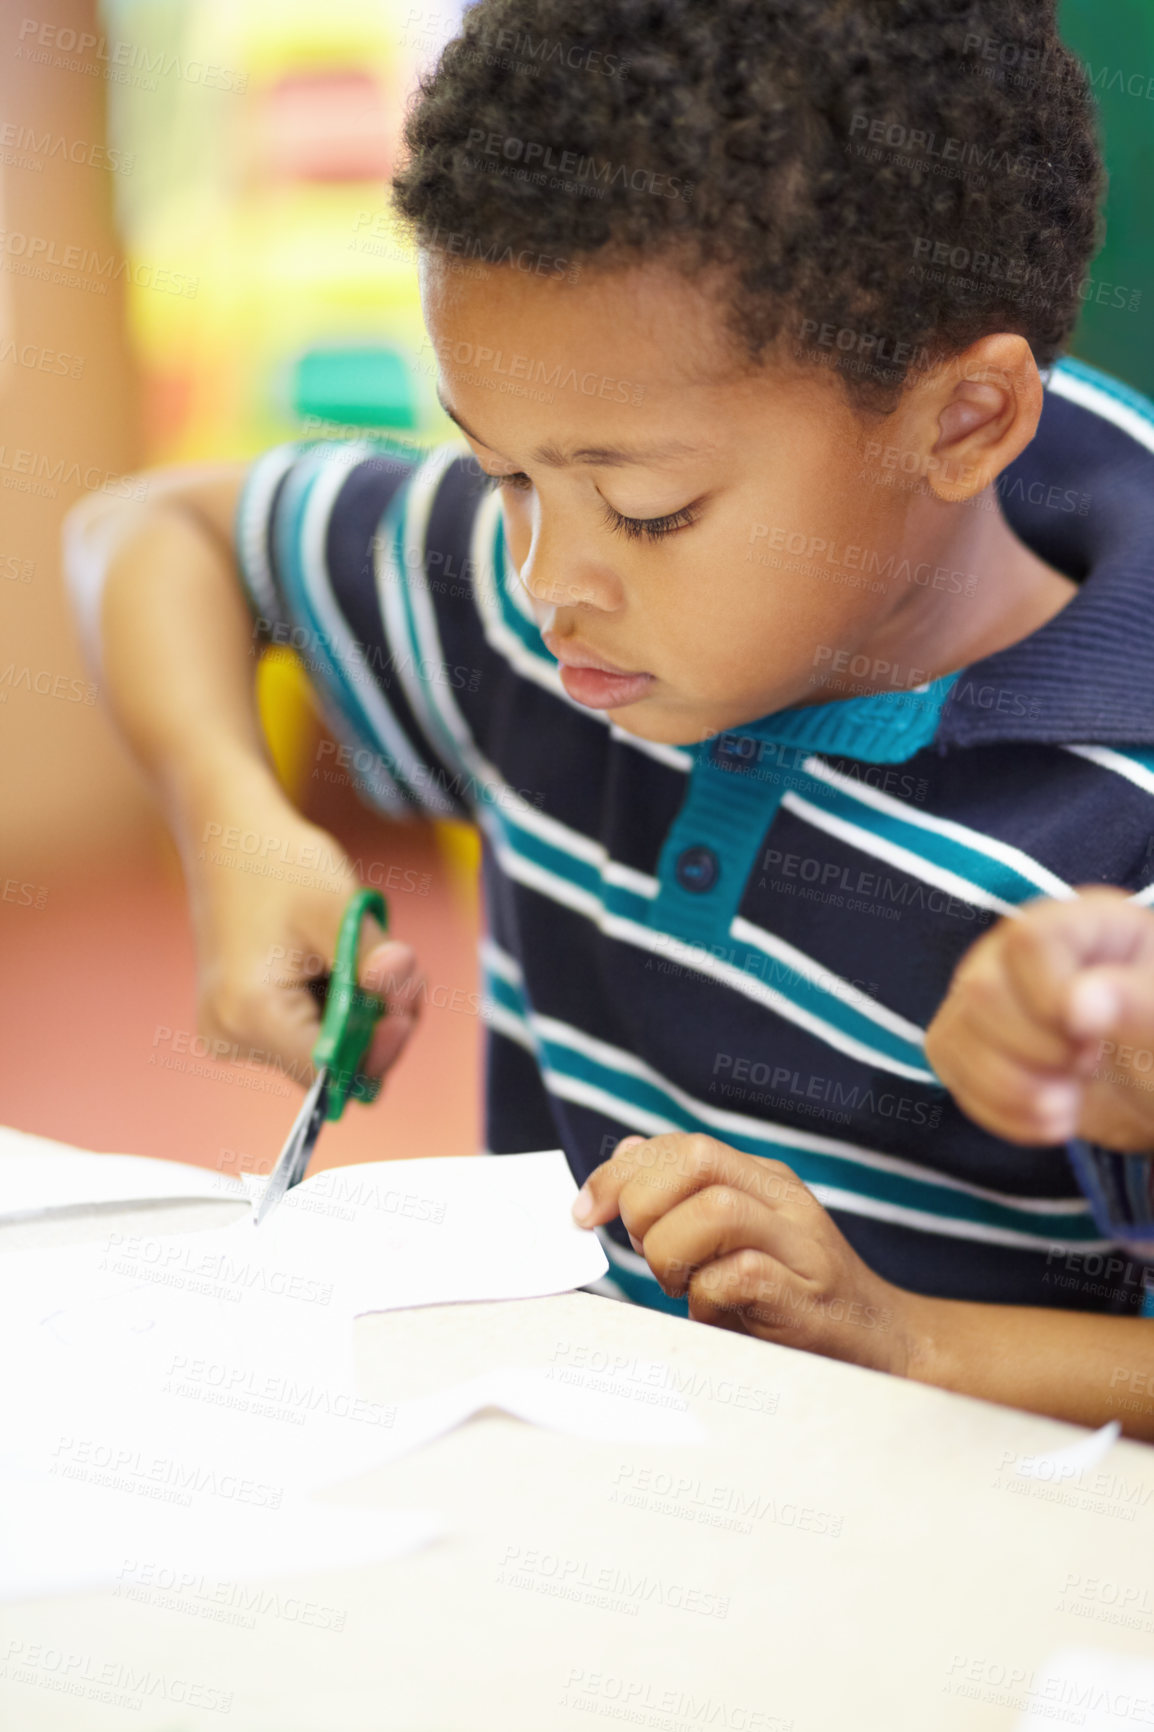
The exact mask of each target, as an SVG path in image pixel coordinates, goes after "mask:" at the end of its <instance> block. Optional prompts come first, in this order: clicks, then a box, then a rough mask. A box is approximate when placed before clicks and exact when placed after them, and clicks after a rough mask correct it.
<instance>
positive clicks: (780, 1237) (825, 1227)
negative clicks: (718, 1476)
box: [574, 1133, 1154, 1441]
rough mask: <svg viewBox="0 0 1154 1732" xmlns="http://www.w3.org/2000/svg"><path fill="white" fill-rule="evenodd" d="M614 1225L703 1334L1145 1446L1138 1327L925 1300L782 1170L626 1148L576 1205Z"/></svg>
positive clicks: (1144, 1341) (1153, 1386)
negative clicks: (709, 1330)
mask: <svg viewBox="0 0 1154 1732" xmlns="http://www.w3.org/2000/svg"><path fill="white" fill-rule="evenodd" d="M574 1215H575V1216H576V1217H577V1219H578V1220H579V1221H580V1223H581V1225H582V1226H586V1227H592V1226H597V1225H600V1224H602V1223H604V1222H606V1221H611V1220H613V1219H614V1217H615V1216H617V1215H620V1217H621V1220H622V1222H623V1223H624V1225H625V1227H626V1229H627V1231H628V1233H629V1235H630V1239H631V1242H632V1243H633V1246H634V1249H635V1250H636V1251H638V1252H639V1253H640V1254H641V1255H643V1256H644V1257H645V1259H646V1261H647V1263H648V1264H649V1266H650V1268H651V1269H652V1271H653V1273H654V1275H655V1276H656V1277H657V1280H658V1282H659V1283H660V1285H661V1287H662V1289H663V1291H664V1292H666V1293H670V1294H674V1295H678V1296H683V1295H684V1296H687V1297H688V1300H689V1314H690V1316H691V1317H692V1318H694V1319H696V1320H697V1321H700V1322H703V1323H713V1324H717V1325H719V1326H720V1327H722V1328H726V1329H735V1330H740V1331H744V1332H745V1333H746V1334H749V1335H756V1336H758V1337H760V1338H761V1339H762V1340H766V1341H775V1342H778V1343H780V1344H781V1345H783V1346H786V1347H799V1348H804V1349H806V1350H807V1351H809V1352H811V1353H822V1354H825V1355H826V1356H827V1357H829V1358H834V1359H845V1360H849V1361H851V1362H852V1363H854V1364H857V1365H866V1366H870V1367H871V1368H872V1369H874V1370H877V1371H889V1372H891V1373H894V1374H895V1375H897V1376H900V1377H909V1378H913V1379H914V1380H915V1381H917V1382H920V1383H930V1384H935V1385H937V1386H938V1387H939V1388H942V1389H952V1390H955V1391H957V1392H958V1393H960V1394H964V1395H975V1396H980V1397H981V1398H982V1399H984V1400H986V1401H999V1402H1003V1403H1005V1404H1006V1405H1007V1406H1011V1407H1023V1408H1027V1409H1029V1410H1030V1411H1032V1412H1035V1413H1045V1414H1050V1415H1052V1416H1053V1417H1054V1418H1055V1419H1065V1420H1069V1421H1071V1422H1073V1423H1075V1424H1079V1425H1094V1426H1097V1425H1102V1424H1104V1423H1105V1422H1106V1421H1107V1420H1110V1419H1114V1418H1118V1419H1120V1420H1121V1421H1122V1424H1123V1428H1124V1429H1125V1430H1126V1431H1127V1432H1128V1433H1129V1434H1130V1435H1131V1436H1132V1437H1139V1438H1144V1439H1147V1440H1152V1441H1154V1328H1151V1325H1150V1324H1149V1323H1148V1322H1146V1321H1145V1320H1144V1319H1142V1318H1130V1317H1104V1316H1097V1315H1090V1314H1088V1313H1085V1312H1076V1311H1057V1312H1055V1311H1046V1310H1041V1309H1038V1308H1035V1307H1032V1306H1024V1305H1023V1306H1017V1305H984V1304H973V1303H965V1302H962V1301H958V1300H950V1299H932V1298H926V1297H924V1296H923V1295H921V1294H917V1293H909V1292H906V1291H905V1290H904V1289H903V1288H900V1287H895V1286H893V1285H892V1283H890V1282H888V1281H885V1280H883V1279H882V1278H881V1276H879V1275H876V1274H875V1273H874V1272H873V1270H872V1269H870V1268H868V1267H867V1265H866V1264H865V1263H863V1262H862V1260H861V1258H860V1257H859V1256H858V1255H857V1253H856V1251H854V1250H853V1248H852V1247H851V1246H850V1245H849V1244H848V1242H847V1241H846V1239H845V1238H844V1237H843V1235H842V1234H841V1233H840V1232H839V1230H838V1228H837V1226H836V1225H835V1223H834V1222H833V1220H832V1219H831V1218H830V1216H829V1215H828V1214H827V1213H826V1211H825V1210H824V1209H823V1208H822V1206H821V1204H820V1203H819V1202H818V1201H817V1199H816V1197H815V1196H814V1195H813V1193H812V1192H811V1191H810V1190H809V1189H808V1188H807V1187H806V1186H805V1185H804V1184H802V1182H801V1180H800V1179H799V1178H798V1177H797V1175H796V1174H795V1173H793V1172H792V1171H791V1170H790V1169H789V1168H788V1167H786V1166H784V1165H783V1164H782V1163H781V1162H779V1161H772V1160H766V1159H764V1158H763V1157H761V1156H757V1155H750V1154H746V1153H745V1152H744V1151H742V1150H739V1149H733V1148H730V1147H729V1146H728V1145H727V1144H725V1143H720V1142H717V1141H716V1140H715V1139H714V1138H713V1137H707V1136H694V1135H687V1134H682V1133H677V1134H672V1135H668V1136H659V1137H652V1138H649V1139H648V1140H646V1139H644V1138H640V1137H638V1138H626V1139H625V1140H624V1141H623V1142H622V1143H620V1144H618V1147H617V1151H616V1153H615V1154H614V1155H613V1157H612V1159H611V1160H609V1161H606V1162H605V1163H603V1165H601V1166H600V1167H598V1168H597V1169H596V1171H595V1172H594V1173H592V1174H591V1175H590V1177H589V1178H588V1180H587V1181H586V1183H585V1186H584V1188H583V1190H582V1192H581V1194H580V1196H579V1198H578V1201H577V1203H576V1204H575V1205H574Z"/></svg>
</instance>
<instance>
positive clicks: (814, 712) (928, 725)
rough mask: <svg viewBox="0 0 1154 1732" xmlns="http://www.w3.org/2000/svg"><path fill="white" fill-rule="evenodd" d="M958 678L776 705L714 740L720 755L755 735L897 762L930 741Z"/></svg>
mask: <svg viewBox="0 0 1154 1732" xmlns="http://www.w3.org/2000/svg"><path fill="white" fill-rule="evenodd" d="M958 678H959V675H958V674H956V673H953V674H944V675H943V676H942V678H941V679H940V680H931V681H930V682H929V683H928V684H927V685H924V686H914V687H913V688H912V689H911V690H910V691H908V692H871V693H870V694H869V695H868V696H866V697H861V698H839V699H836V700H835V701H834V702H833V703H830V704H806V705H804V706H803V707H801V708H800V709H793V710H775V711H774V712H773V714H772V715H768V716H760V717H759V718H758V719H757V721H754V722H743V723H742V724H741V725H740V727H736V728H731V729H729V730H728V731H727V732H726V733H724V734H721V735H720V736H718V739H717V741H716V744H717V746H718V749H719V752H720V754H721V755H722V756H726V757H733V758H738V759H740V758H741V757H742V755H743V753H742V749H741V746H740V744H739V742H740V741H741V740H744V739H754V740H774V741H777V742H780V743H782V744H784V745H791V746H794V747H796V748H797V749H798V750H800V751H805V752H825V753H828V754H829V755H831V756H833V757H839V758H859V759H862V760H863V761H864V762H867V763H874V764H899V763H902V762H904V761H905V759H906V758H912V757H913V756H914V754H915V753H916V752H920V751H921V750H922V748H923V747H925V746H928V745H929V744H930V742H931V740H932V739H933V737H934V735H935V734H936V733H937V731H938V722H939V720H940V718H941V713H942V709H943V707H944V705H945V701H946V699H947V698H948V697H949V695H950V691H951V689H952V687H953V685H954V682H955V681H956V680H957V679H958ZM714 743H715V742H714V741H711V740H706V741H704V742H702V744H701V745H699V746H697V747H696V748H695V751H696V752H697V753H698V754H700V753H703V752H707V751H709V750H710V749H711V748H712V747H713V745H714Z"/></svg>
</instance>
